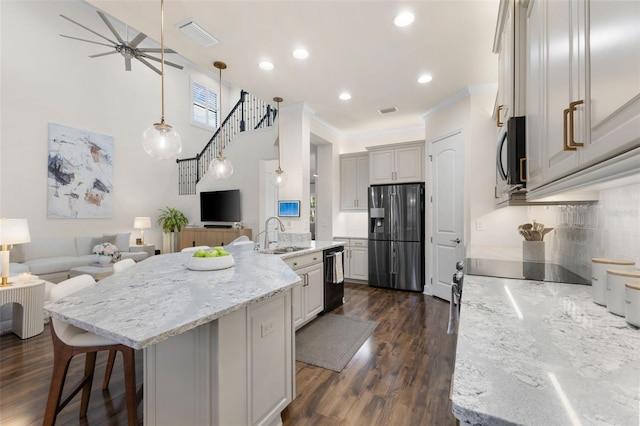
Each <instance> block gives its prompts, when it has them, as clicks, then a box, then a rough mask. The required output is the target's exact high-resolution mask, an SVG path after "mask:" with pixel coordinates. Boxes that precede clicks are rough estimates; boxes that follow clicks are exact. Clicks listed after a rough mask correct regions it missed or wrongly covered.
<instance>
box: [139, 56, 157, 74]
mask: <svg viewBox="0 0 640 426" xmlns="http://www.w3.org/2000/svg"><path fill="white" fill-rule="evenodd" d="M136 59H137V60H139V61H140V62H142V63H143V64H145V65H146V66H148V67H149V68H151V69H152V70H154V71H155V72H157V73H158V74H159V75H162V73H161V72H160V70H159V69H158V68H156V67H154V66H153V65H151V64H150V63H149V62H147V61H145V60H144V59H142V58H141V57H140V56H136Z"/></svg>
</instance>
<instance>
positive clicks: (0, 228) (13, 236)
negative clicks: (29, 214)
mask: <svg viewBox="0 0 640 426" xmlns="http://www.w3.org/2000/svg"><path fill="white" fill-rule="evenodd" d="M29 241H31V235H30V234H29V224H28V223H27V219H4V218H3V219H1V220H0V244H2V245H10V244H22V243H28V242H29Z"/></svg>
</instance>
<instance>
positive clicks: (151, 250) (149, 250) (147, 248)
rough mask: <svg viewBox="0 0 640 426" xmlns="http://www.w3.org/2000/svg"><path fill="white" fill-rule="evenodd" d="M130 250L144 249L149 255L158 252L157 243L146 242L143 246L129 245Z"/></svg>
mask: <svg viewBox="0 0 640 426" xmlns="http://www.w3.org/2000/svg"><path fill="white" fill-rule="evenodd" d="M129 251H131V252H137V251H144V252H147V254H148V255H149V256H153V255H155V254H156V245H155V244H145V245H143V246H129Z"/></svg>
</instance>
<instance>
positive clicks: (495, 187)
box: [493, 186, 500, 198]
mask: <svg viewBox="0 0 640 426" xmlns="http://www.w3.org/2000/svg"><path fill="white" fill-rule="evenodd" d="M493 198H500V197H498V187H497V186H494V187H493Z"/></svg>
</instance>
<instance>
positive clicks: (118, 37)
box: [97, 10, 124, 43]
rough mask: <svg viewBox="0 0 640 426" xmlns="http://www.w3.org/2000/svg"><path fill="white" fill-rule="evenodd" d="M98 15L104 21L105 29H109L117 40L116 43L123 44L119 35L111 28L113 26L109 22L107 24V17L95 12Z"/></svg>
mask: <svg viewBox="0 0 640 426" xmlns="http://www.w3.org/2000/svg"><path fill="white" fill-rule="evenodd" d="M97 12H98V15H100V17H101V18H102V20H103V21H104V23H105V24H106V26H107V27H109V30H111V32H112V33H113V35H114V36H116V38H117V39H118V41H119V42H120V43H124V40H122V37H120V35H119V34H118V33H117V32H116V29H115V28H113V25H111V22H109V20H108V19H107V17H106V16H105V15H104V13H102V12H100V11H99V10H98V11H97Z"/></svg>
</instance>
